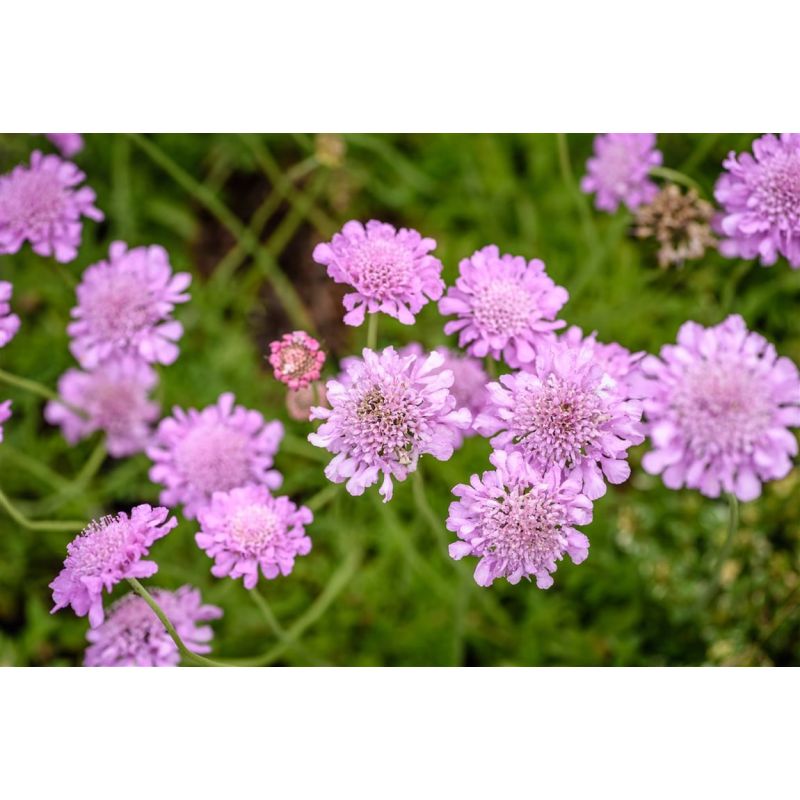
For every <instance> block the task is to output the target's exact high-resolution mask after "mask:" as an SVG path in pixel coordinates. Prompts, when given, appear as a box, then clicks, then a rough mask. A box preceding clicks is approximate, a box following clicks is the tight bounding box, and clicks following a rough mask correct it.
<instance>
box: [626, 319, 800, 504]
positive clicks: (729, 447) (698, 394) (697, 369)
mask: <svg viewBox="0 0 800 800" xmlns="http://www.w3.org/2000/svg"><path fill="white" fill-rule="evenodd" d="M641 371H642V378H643V380H642V381H641V383H642V391H643V395H644V397H645V401H644V410H645V417H646V423H647V433H648V435H649V437H650V440H651V442H652V444H653V449H652V450H651V451H650V452H649V453H647V454H646V455H645V456H644V458H643V459H642V466H643V467H644V468H645V470H647V472H649V473H651V474H653V475H659V474H661V475H662V477H663V480H664V483H665V484H666V485H667V486H668V487H669V488H670V489H680V488H681V487H682V486H688V487H689V488H690V489H699V490H700V492H701V494H704V495H706V496H707V497H719V495H720V492H722V491H723V490H724V491H726V492H730V493H732V494H735V495H736V497H738V498H739V500H742V501H748V500H754V499H755V498H756V497H758V496H759V495H760V494H761V484H762V483H763V482H765V481H770V480H776V479H778V478H783V477H784V476H785V475H787V474H788V473H789V471H790V470H791V468H792V461H791V459H792V457H793V456H795V455H797V439H796V438H795V437H794V435H793V434H792V433H791V432H790V431H789V430H788V428H789V427H790V426H797V425H800V374H798V370H797V367H796V366H795V365H794V364H793V363H792V362H791V361H790V360H789V359H788V358H784V357H780V358H779V357H778V355H777V353H776V352H775V348H774V347H773V346H772V345H771V344H770V343H769V342H767V340H766V339H765V338H764V337H763V336H760V335H759V334H757V333H751V332H750V331H748V330H747V326H746V325H745V322H744V320H743V319H742V318H741V317H740V316H739V315H738V314H734V315H731V316H730V317H728V318H727V319H726V320H725V321H724V322H722V323H721V324H719V325H716V326H714V327H712V328H704V327H703V326H702V325H698V324H697V323H696V322H686V323H684V324H683V325H682V326H681V328H680V330H679V331H678V343H677V345H665V346H664V347H662V348H661V357H660V358H658V357H656V356H648V357H647V358H645V359H644V361H643V362H642V366H641Z"/></svg>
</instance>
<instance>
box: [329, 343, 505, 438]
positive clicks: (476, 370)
mask: <svg viewBox="0 0 800 800" xmlns="http://www.w3.org/2000/svg"><path fill="white" fill-rule="evenodd" d="M399 352H400V355H401V356H408V355H415V356H417V357H420V358H421V357H423V356H424V355H425V351H424V350H423V347H422V345H421V344H418V343H417V342H412V343H411V344H408V345H406V346H405V347H403V348H401V349H400V351H399ZM436 352H437V353H439V354H440V355H441V356H442V358H443V359H444V361H443V362H442V365H441V367H439V368H438V369H435V370H432V371H431V374H432V375H435V374H436V373H437V372H442V371H444V370H450V371H451V372H452V373H453V385H452V386H451V387H450V394H452V395H453V397H455V399H456V408H466V409H467V410H468V411H469V412H470V414H471V415H472V417H473V419H474V418H475V417H476V416H477V415H478V414H480V412H481V411H483V408H484V406H485V405H486V401H487V400H488V399H489V392H488V390H487V388H486V387H487V385H488V383H489V376H488V375H487V374H486V370H485V369H484V368H483V364H482V363H481V362H480V361H479V360H478V359H477V358H473V357H472V356H467V355H464V354H462V353H458V352H455V351H454V350H450V349H449V348H447V347H437V348H436ZM347 360H348V359H343V364H344V362H345V361H347ZM456 433H457V440H458V443H457V444H456V447H460V446H461V443H462V433H463V436H473V435H474V434H475V433H476V431H474V430H473V429H472V427H470V428H468V429H467V430H465V431H463V432H462V431H461V430H457V431H456Z"/></svg>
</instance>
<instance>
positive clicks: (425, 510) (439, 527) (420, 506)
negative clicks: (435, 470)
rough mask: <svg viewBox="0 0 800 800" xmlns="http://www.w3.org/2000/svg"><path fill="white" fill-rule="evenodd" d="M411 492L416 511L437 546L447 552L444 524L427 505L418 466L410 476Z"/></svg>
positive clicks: (423, 481)
mask: <svg viewBox="0 0 800 800" xmlns="http://www.w3.org/2000/svg"><path fill="white" fill-rule="evenodd" d="M411 490H412V492H413V494H414V503H415V504H416V506H417V510H418V511H419V512H420V513H421V514H422V516H423V518H424V519H425V521H426V522H427V523H428V526H429V527H430V529H431V531H433V534H434V536H436V538H437V539H438V540H439V546H440V547H443V548H444V549H445V550H447V534H446V533H445V529H444V523H443V521H442V520H441V519H439V517H437V516H436V512H435V511H434V510H433V509H432V508H431V506H430V503H428V497H427V494H426V493H425V479H424V478H423V477H422V470H421V469H420V467H419V466H417V469H416V470H415V471H414V473H413V474H412V476H411Z"/></svg>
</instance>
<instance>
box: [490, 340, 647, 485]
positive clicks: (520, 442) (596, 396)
mask: <svg viewBox="0 0 800 800" xmlns="http://www.w3.org/2000/svg"><path fill="white" fill-rule="evenodd" d="M530 370H531V371H530V372H517V373H515V374H512V375H503V376H501V377H500V382H499V383H490V384H489V402H488V404H487V406H486V409H485V410H484V411H483V413H482V414H480V415H479V416H478V418H477V419H476V420H475V425H474V427H475V429H476V430H477V431H478V432H479V433H481V434H482V435H484V436H492V437H493V438H492V445H493V446H494V447H495V448H497V449H502V450H507V451H508V452H516V453H519V454H520V455H521V456H522V457H523V459H524V460H525V461H526V462H527V463H529V464H531V465H532V466H534V467H536V468H537V469H539V470H541V471H542V472H547V471H548V470H549V469H550V468H551V467H554V466H555V467H560V468H562V469H563V470H564V472H565V474H566V476H567V477H569V478H575V479H576V480H577V482H578V487H579V488H580V489H582V491H583V492H584V493H585V494H586V495H587V496H588V497H589V499H590V500H596V499H597V498H598V497H602V496H603V495H604V494H605V493H606V484H605V481H604V480H603V476H605V477H606V478H607V479H608V480H609V481H610V482H611V483H622V482H623V481H625V480H627V478H628V477H629V475H630V473H631V468H630V465H629V464H628V461H627V451H628V448H629V447H631V446H632V445H634V444H639V443H640V442H642V441H643V440H644V435H643V433H642V428H641V423H640V419H641V416H642V409H641V405H640V404H639V403H637V402H636V401H634V400H631V399H629V398H628V396H627V392H626V391H624V390H623V389H622V388H621V387H620V386H619V384H618V383H617V382H616V381H615V380H614V379H613V378H612V377H611V376H610V375H609V374H608V373H607V372H604V371H603V369H602V368H601V367H600V366H599V365H598V364H597V363H596V362H595V358H594V354H593V350H592V348H591V347H583V348H581V349H574V348H571V347H568V346H565V345H563V344H553V345H552V346H551V347H550V348H549V349H548V350H547V351H543V352H542V353H541V355H539V356H538V357H537V359H536V361H535V363H534V364H533V365H532V367H531V368H530Z"/></svg>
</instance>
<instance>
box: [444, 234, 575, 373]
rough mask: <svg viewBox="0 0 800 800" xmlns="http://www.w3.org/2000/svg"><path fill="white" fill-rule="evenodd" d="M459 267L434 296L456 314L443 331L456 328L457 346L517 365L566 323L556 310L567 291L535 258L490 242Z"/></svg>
mask: <svg viewBox="0 0 800 800" xmlns="http://www.w3.org/2000/svg"><path fill="white" fill-rule="evenodd" d="M458 269H459V277H458V278H457V279H456V284H455V286H451V287H450V288H449V289H448V290H447V294H446V295H445V296H444V297H443V298H442V299H441V300H440V301H439V311H440V312H441V313H442V314H443V315H445V316H447V315H451V314H455V315H456V316H457V319H455V320H452V321H450V322H448V323H447V324H446V325H445V327H444V331H445V333H448V334H450V333H458V344H459V346H460V347H466V348H467V352H468V353H469V354H470V355H473V356H477V357H478V358H483V357H484V356H486V355H491V356H492V358H494V359H496V360H498V361H500V360H501V359H504V360H505V362H506V364H508V366H510V367H521V366H522V365H523V364H528V363H530V362H531V361H533V359H534V358H535V357H536V351H537V348H539V347H541V346H542V344H543V343H545V342H548V341H550V340H551V339H552V338H553V334H552V332H553V331H555V330H558V329H559V328H563V327H564V325H565V324H566V323H565V322H563V321H561V320H555V316H556V314H558V312H559V311H560V310H561V307H562V306H563V305H564V303H566V302H567V300H568V299H569V294H567V290H566V289H564V288H563V287H561V286H556V284H555V283H554V282H553V280H552V278H550V276H549V275H547V273H546V272H545V268H544V262H542V261H540V260H539V259H538V258H537V259H533V260H532V261H526V260H525V259H524V258H523V257H522V256H512V255H508V254H505V255H502V256H501V255H500V251H499V250H498V248H497V247H496V246H495V245H493V244H492V245H489V246H488V247H484V248H483V249H482V250H478V251H477V252H475V253H473V255H472V256H471V257H470V258H465V259H463V260H462V261H461V263H460V264H459V265H458Z"/></svg>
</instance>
